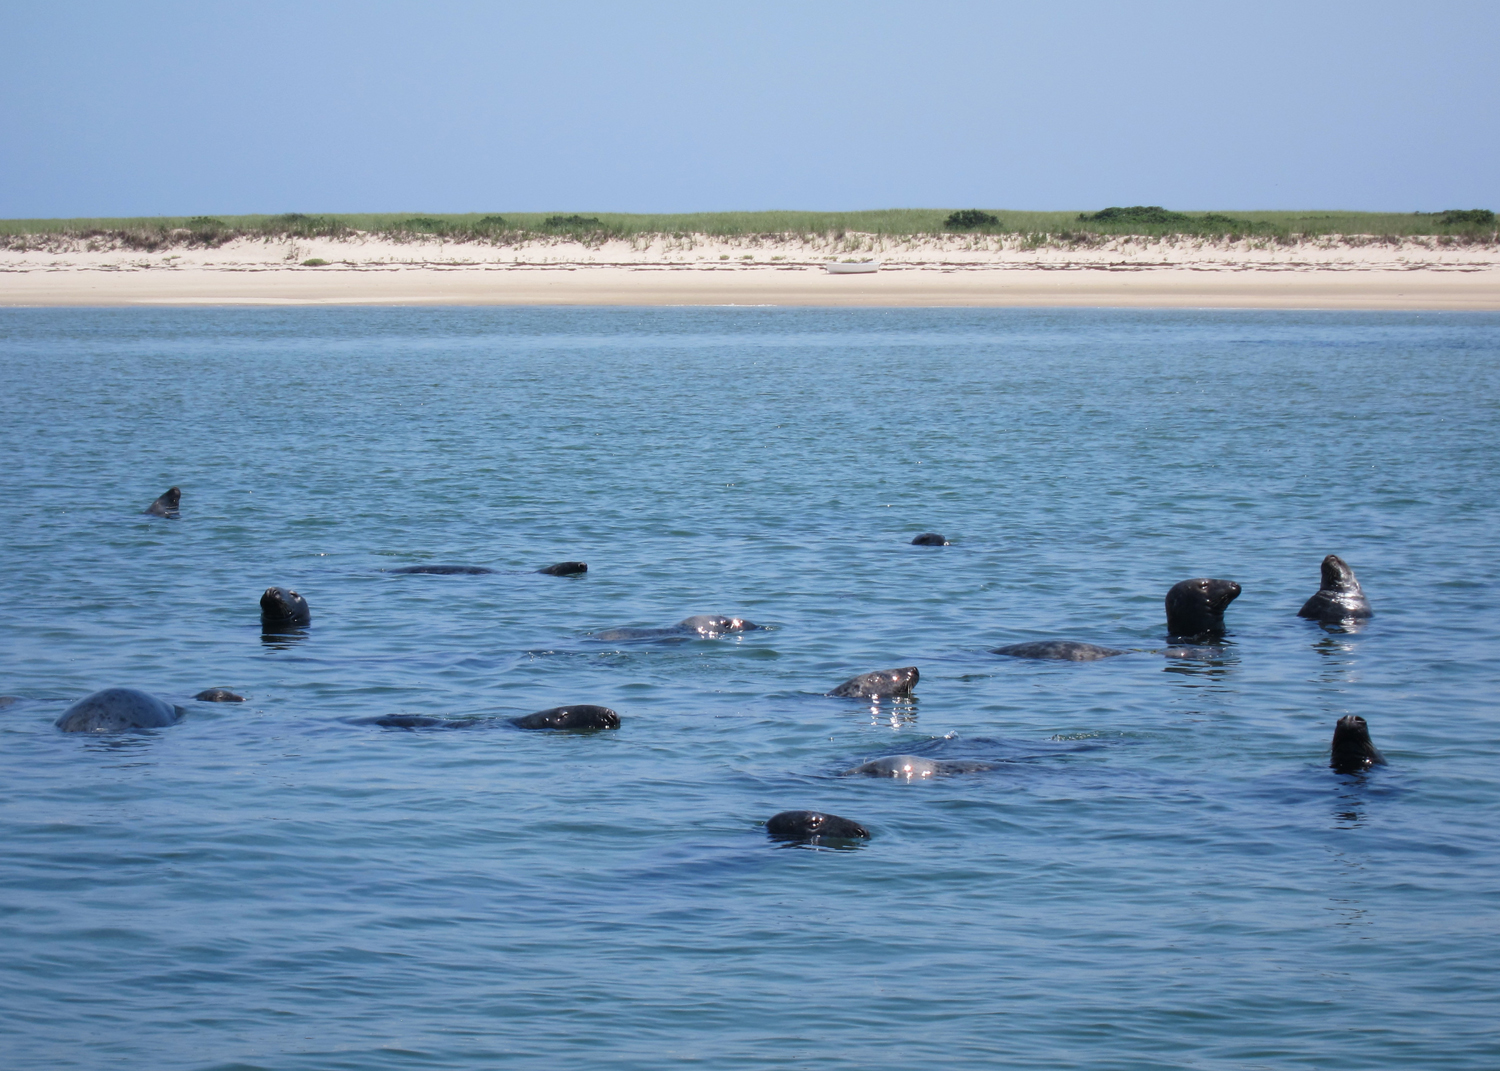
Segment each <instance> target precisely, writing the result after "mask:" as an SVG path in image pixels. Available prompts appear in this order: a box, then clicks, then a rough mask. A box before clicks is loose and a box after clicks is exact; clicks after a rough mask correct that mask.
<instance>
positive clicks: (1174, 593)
mask: <svg viewBox="0 0 1500 1071" xmlns="http://www.w3.org/2000/svg"><path fill="white" fill-rule="evenodd" d="M1239 595H1240V586H1239V585H1238V584H1236V583H1235V582H1234V581H1233V580H1214V579H1211V578H1209V577H1198V578H1196V579H1193V580H1181V581H1178V582H1177V583H1176V584H1173V585H1172V589H1171V590H1170V591H1168V592H1167V598H1166V607H1167V639H1168V642H1179V641H1180V642H1184V643H1191V642H1193V641H1194V640H1205V639H1209V638H1211V637H1215V636H1222V635H1224V610H1225V608H1226V607H1227V606H1228V605H1229V604H1230V603H1232V602H1234V600H1235V599H1237V598H1239Z"/></svg>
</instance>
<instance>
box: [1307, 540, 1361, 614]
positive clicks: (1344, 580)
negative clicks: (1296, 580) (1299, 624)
mask: <svg viewBox="0 0 1500 1071" xmlns="http://www.w3.org/2000/svg"><path fill="white" fill-rule="evenodd" d="M1297 616H1298V617H1310V618H1312V619H1313V620H1314V621H1348V620H1350V619H1351V618H1361V617H1374V616H1375V611H1374V610H1372V609H1370V600H1369V599H1367V598H1365V593H1364V590H1363V589H1362V588H1361V587H1360V586H1359V581H1358V580H1356V579H1354V570H1353V569H1351V568H1349V563H1348V562H1346V561H1344V559H1343V558H1340V557H1339V556H1338V555H1337V554H1330V555H1328V557H1326V558H1324V559H1323V582H1322V586H1321V587H1319V588H1318V593H1317V594H1316V595H1314V596H1313V597H1312V598H1310V599H1308V600H1307V601H1306V602H1305V603H1303V604H1302V609H1300V610H1298V611H1297Z"/></svg>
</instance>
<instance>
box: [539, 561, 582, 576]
mask: <svg viewBox="0 0 1500 1071" xmlns="http://www.w3.org/2000/svg"><path fill="white" fill-rule="evenodd" d="M588 571H589V567H588V563H587V562H558V563H557V564H556V565H549V566H547V568H545V569H538V570H537V572H539V573H541V574H543V575H544V576H582V575H583V574H584V573H586V572H588Z"/></svg>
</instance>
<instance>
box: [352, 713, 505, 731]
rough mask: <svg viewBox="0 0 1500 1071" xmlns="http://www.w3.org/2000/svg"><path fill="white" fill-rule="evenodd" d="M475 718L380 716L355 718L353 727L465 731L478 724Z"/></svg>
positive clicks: (413, 715)
mask: <svg viewBox="0 0 1500 1071" xmlns="http://www.w3.org/2000/svg"><path fill="white" fill-rule="evenodd" d="M478 720H479V719H477V718H437V717H433V716H432V715H430V714H381V715H379V716H377V717H373V718H355V719H353V721H352V723H351V724H354V725H378V726H380V727H381V728H382V729H467V728H470V727H471V726H473V725H476V724H478Z"/></svg>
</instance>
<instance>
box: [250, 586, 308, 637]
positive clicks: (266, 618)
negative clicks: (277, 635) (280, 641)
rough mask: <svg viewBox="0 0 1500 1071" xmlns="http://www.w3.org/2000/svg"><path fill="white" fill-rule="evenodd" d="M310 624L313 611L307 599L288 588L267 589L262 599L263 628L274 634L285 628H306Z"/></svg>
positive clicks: (261, 617) (261, 621)
mask: <svg viewBox="0 0 1500 1071" xmlns="http://www.w3.org/2000/svg"><path fill="white" fill-rule="evenodd" d="M310 624H312V610H311V608H309V607H308V605H307V600H306V599H304V598H303V597H302V596H301V595H298V594H297V593H296V592H295V591H292V590H290V589H288V588H278V587H269V588H266V592H265V594H264V595H262V596H261V597H260V625H261V628H263V629H265V630H267V631H270V632H274V631H275V630H277V629H284V628H305V627H306V626H308V625H310Z"/></svg>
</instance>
